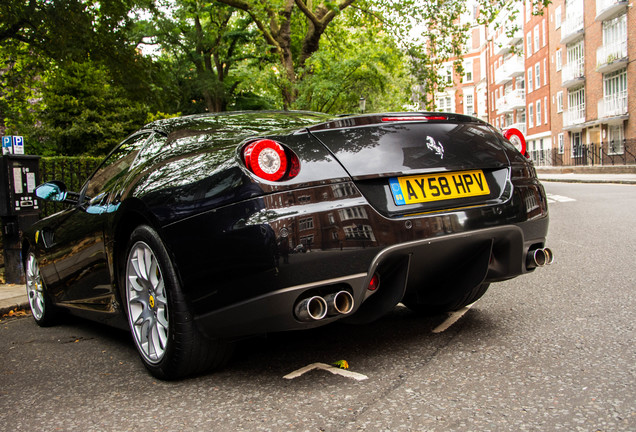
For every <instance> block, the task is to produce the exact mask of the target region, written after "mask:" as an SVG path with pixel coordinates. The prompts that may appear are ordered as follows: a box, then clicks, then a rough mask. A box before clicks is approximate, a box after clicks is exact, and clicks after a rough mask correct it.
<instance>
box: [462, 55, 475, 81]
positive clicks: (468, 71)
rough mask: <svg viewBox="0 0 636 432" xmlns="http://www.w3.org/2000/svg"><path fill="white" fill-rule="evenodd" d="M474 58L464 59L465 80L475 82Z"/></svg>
mask: <svg viewBox="0 0 636 432" xmlns="http://www.w3.org/2000/svg"><path fill="white" fill-rule="evenodd" d="M473 76H474V73H473V59H467V60H464V82H469V83H470V82H473Z"/></svg>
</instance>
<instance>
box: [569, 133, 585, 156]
mask: <svg viewBox="0 0 636 432" xmlns="http://www.w3.org/2000/svg"><path fill="white" fill-rule="evenodd" d="M571 144H572V157H575V158H580V157H583V142H582V141H581V132H572V142H571Z"/></svg>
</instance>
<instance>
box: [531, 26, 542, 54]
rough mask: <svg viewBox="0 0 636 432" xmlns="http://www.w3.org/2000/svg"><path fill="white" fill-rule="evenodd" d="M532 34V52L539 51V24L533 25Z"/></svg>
mask: <svg viewBox="0 0 636 432" xmlns="http://www.w3.org/2000/svg"><path fill="white" fill-rule="evenodd" d="M533 34H534V52H537V51H539V48H540V47H541V44H540V40H539V38H540V35H539V24H537V25H535V26H534V30H533Z"/></svg>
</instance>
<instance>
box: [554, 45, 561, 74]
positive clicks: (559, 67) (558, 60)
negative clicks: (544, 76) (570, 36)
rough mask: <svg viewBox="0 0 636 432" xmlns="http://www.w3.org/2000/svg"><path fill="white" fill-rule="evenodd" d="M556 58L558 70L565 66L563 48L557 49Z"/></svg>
mask: <svg viewBox="0 0 636 432" xmlns="http://www.w3.org/2000/svg"><path fill="white" fill-rule="evenodd" d="M555 58H556V70H557V72H558V71H560V70H561V69H562V68H563V51H562V50H561V48H559V49H558V50H556V53H555Z"/></svg>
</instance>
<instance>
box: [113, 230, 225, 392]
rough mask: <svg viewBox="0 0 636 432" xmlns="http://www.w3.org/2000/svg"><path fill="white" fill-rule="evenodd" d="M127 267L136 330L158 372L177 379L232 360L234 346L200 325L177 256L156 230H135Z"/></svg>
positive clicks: (127, 298) (126, 291)
mask: <svg viewBox="0 0 636 432" xmlns="http://www.w3.org/2000/svg"><path fill="white" fill-rule="evenodd" d="M121 270H122V271H121V272H120V274H121V275H122V276H121V277H122V283H121V286H122V288H123V289H122V291H123V292H122V298H123V303H124V307H125V310H126V316H127V318H128V323H129V326H130V331H131V334H132V337H133V340H134V343H135V346H136V348H137V351H138V353H139V355H140V357H141V360H142V362H143V363H144V365H145V366H146V368H147V369H148V370H149V371H150V373H151V374H152V375H154V376H155V377H157V378H159V379H164V380H170V379H177V378H182V377H184V376H188V375H193V374H197V373H202V372H205V371H207V370H209V369H211V368H214V367H219V366H221V365H222V364H223V363H224V362H225V361H227V359H228V358H229V355H230V354H231V349H230V345H229V344H228V342H226V341H223V340H212V339H209V338H207V337H205V336H204V335H203V334H202V333H201V332H200V330H199V329H198V327H197V325H196V323H195V322H194V320H193V314H192V312H191V310H190V307H189V305H188V303H187V301H186V298H185V296H184V294H183V291H182V289H181V284H180V282H179V278H178V276H177V273H176V271H175V268H174V266H173V264H172V260H171V259H170V257H169V255H168V252H167V250H166V248H165V246H164V245H163V243H162V241H161V239H160V238H159V235H158V234H157V232H156V231H155V230H154V229H152V228H151V227H149V226H147V225H141V226H139V227H137V228H136V229H135V230H134V231H133V232H132V234H131V236H130V240H129V242H128V247H127V248H126V258H125V261H124V263H123V268H122V269H121Z"/></svg>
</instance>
